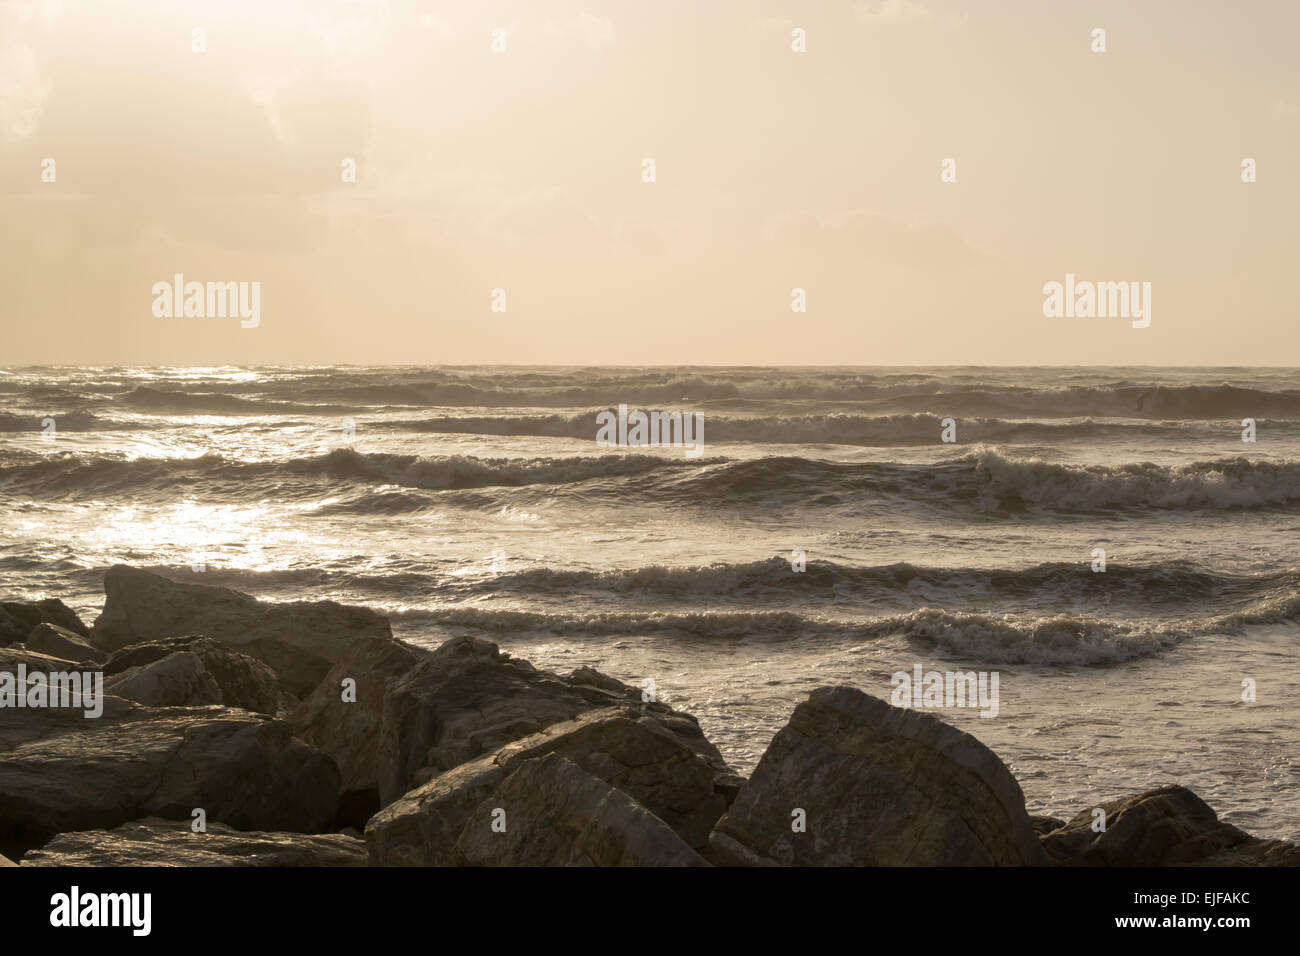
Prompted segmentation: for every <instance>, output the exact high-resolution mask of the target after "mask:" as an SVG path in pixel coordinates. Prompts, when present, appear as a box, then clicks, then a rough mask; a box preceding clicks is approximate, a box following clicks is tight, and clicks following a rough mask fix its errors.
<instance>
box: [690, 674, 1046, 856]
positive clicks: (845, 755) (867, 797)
mask: <svg viewBox="0 0 1300 956" xmlns="http://www.w3.org/2000/svg"><path fill="white" fill-rule="evenodd" d="M801 827H802V828H801ZM707 855H708V857H709V859H710V860H712V861H713V862H715V863H722V864H731V865H741V864H749V865H773V864H794V865H812V866H864V865H865V866H880V865H885V866H897V865H921V866H990V865H995V866H1022V865H1038V864H1046V863H1047V862H1048V861H1047V858H1046V856H1045V854H1044V853H1043V850H1042V848H1041V847H1040V846H1039V843H1038V837H1037V835H1036V834H1035V833H1034V830H1033V827H1032V826H1031V825H1030V822H1029V817H1028V815H1027V814H1026V813H1025V803H1024V796H1023V795H1022V793H1021V791H1020V786H1019V784H1017V783H1016V780H1015V778H1014V777H1012V775H1011V773H1010V771H1009V770H1007V768H1006V767H1005V766H1004V765H1003V763H1002V761H1001V760H999V759H998V758H997V756H996V755H995V754H994V753H993V752H992V751H991V750H989V749H988V748H987V747H985V746H984V745H983V744H981V743H980V742H979V741H978V740H976V739H975V738H974V737H972V736H970V735H969V734H966V733H963V732H962V731H960V730H957V729H956V728H955V727H952V726H950V725H949V724H946V723H944V722H943V721H941V720H939V719H938V718H936V717H933V716H931V715H929V714H925V713H921V712H919V711H914V710H905V709H903V708H898V707H892V706H890V705H889V704H887V703H885V702H884V701H882V700H878V699H876V698H875V697H870V696H868V695H866V694H864V693H862V692H861V691H858V690H855V689H853V688H851V687H822V688H819V689H817V690H815V691H813V692H812V694H811V695H810V696H809V698H808V700H806V701H804V702H803V703H801V704H800V705H799V706H798V707H796V708H795V711H794V713H793V714H792V715H791V717H790V722H789V723H788V724H787V725H786V726H785V727H784V728H783V729H782V730H781V731H780V732H779V733H778V734H777V735H776V737H775V738H773V740H772V743H771V745H770V746H769V747H768V749H767V752H766V753H765V754H764V755H763V758H762V760H761V761H759V764H758V766H757V767H756V768H755V770H754V773H753V775H752V776H751V777H750V778H749V780H748V781H747V782H746V783H745V785H744V786H743V787H741V790H740V794H739V796H738V797H737V798H736V801H735V803H734V804H732V806H731V808H730V809H729V810H728V811H727V814H726V815H725V816H724V817H723V818H722V820H720V821H719V823H718V825H717V827H716V828H715V829H714V831H713V835H712V837H711V838H710V844H709V852H708V854H707Z"/></svg>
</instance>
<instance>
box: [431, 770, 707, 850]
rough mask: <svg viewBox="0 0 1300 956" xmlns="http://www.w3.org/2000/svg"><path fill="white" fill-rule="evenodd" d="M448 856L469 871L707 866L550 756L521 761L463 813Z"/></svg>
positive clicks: (619, 796) (605, 788) (649, 818)
mask: <svg viewBox="0 0 1300 956" xmlns="http://www.w3.org/2000/svg"><path fill="white" fill-rule="evenodd" d="M494 821H495V822H498V824H499V825H504V832H501V831H500V828H499V826H498V829H494V828H493V823H494ZM455 854H456V856H457V858H458V859H459V861H460V862H461V863H463V864H466V865H471V866H708V863H707V862H706V861H705V860H704V858H703V857H701V856H700V855H699V854H698V853H696V852H695V851H694V850H692V849H691V848H690V847H689V846H687V845H686V844H685V843H684V842H683V841H682V839H681V837H679V836H678V835H677V834H676V833H675V832H673V829H672V828H671V827H669V826H668V825H667V824H666V823H664V822H663V821H662V820H660V819H659V818H658V817H656V816H655V815H654V814H653V813H651V812H650V811H649V810H647V809H646V808H645V807H643V806H641V805H640V804H638V803H637V802H636V801H635V800H633V799H632V798H631V797H630V796H628V795H627V794H626V793H624V792H623V791H622V790H620V789H618V788H617V787H612V786H610V785H609V784H608V783H606V782H605V781H604V780H602V779H600V778H599V777H597V776H595V775H593V774H590V773H587V772H586V771H584V770H582V769H581V768H580V767H578V765H577V764H575V763H572V762H571V761H569V760H566V759H565V758H564V757H562V756H560V755H559V754H556V753H552V754H549V755H547V756H545V757H541V758H539V759H534V760H525V761H524V762H523V763H521V764H520V765H519V768H518V769H517V770H515V771H514V773H512V774H510V776H508V777H507V778H506V779H505V781H504V782H503V783H502V784H501V786H500V787H499V788H497V790H496V792H495V793H493V794H492V796H491V797H489V798H488V799H487V800H485V801H484V802H483V803H482V804H480V805H479V807H478V808H477V809H476V810H475V811H474V812H473V813H472V814H471V817H470V820H469V821H468V822H467V825H466V827H465V829H464V830H463V832H462V833H461V835H460V838H459V840H458V841H457V843H456V847H455Z"/></svg>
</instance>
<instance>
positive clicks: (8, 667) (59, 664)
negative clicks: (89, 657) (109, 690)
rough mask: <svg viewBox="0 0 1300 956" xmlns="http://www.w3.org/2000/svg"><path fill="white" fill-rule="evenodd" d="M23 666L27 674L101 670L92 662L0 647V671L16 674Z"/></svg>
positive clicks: (19, 646)
mask: <svg viewBox="0 0 1300 956" xmlns="http://www.w3.org/2000/svg"><path fill="white" fill-rule="evenodd" d="M19 664H24V665H26V667H27V671H28V673H31V672H32V671H41V672H42V673H49V672H51V671H68V672H72V671H79V672H81V673H93V672H94V671H96V670H100V669H101V665H99V664H96V663H95V662H93V661H85V662H78V661H65V660H64V659H63V658H61V657H51V656H50V655H49V654H38V653H37V652H36V651H32V650H28V649H27V648H25V647H23V646H22V645H20V644H14V645H10V646H9V647H0V671H9V672H10V673H17V671H18V665H19ZM3 720H4V714H3V712H0V721H3Z"/></svg>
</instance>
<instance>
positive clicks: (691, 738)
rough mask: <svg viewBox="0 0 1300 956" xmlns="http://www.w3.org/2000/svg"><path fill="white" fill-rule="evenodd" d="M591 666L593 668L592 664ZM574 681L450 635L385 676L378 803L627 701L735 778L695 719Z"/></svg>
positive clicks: (614, 684)
mask: <svg viewBox="0 0 1300 956" xmlns="http://www.w3.org/2000/svg"><path fill="white" fill-rule="evenodd" d="M591 673H592V674H595V673H596V672H594V671H593V672H591ZM597 676H599V677H600V678H601V679H600V680H599V681H597V680H593V679H592V678H590V676H587V677H585V678H584V679H581V680H579V681H574V680H571V679H566V678H564V677H560V676H559V675H557V674H551V673H548V672H546V671H541V670H538V669H537V668H535V667H534V666H533V665H532V664H529V663H528V662H527V661H523V660H518V659H515V658H512V657H510V656H509V655H508V654H502V653H501V652H500V651H499V650H498V649H497V646H496V645H495V644H492V643H490V642H488V641H482V640H476V639H474V638H470V637H461V638H454V639H452V640H450V641H447V642H446V643H444V644H442V645H441V646H440V647H438V648H437V649H436V650H435V651H433V652H432V653H430V654H429V655H428V656H427V657H424V658H423V659H421V660H420V661H419V662H418V663H417V664H416V666H415V667H414V668H413V669H412V670H411V671H410V672H409V673H407V674H406V675H404V676H401V677H399V678H397V679H395V680H392V681H390V682H389V683H388V685H387V694H386V697H385V700H384V712H383V721H382V729H381V732H380V745H379V755H378V764H379V765H378V768H377V776H378V783H379V795H380V803H381V805H386V804H388V803H391V802H392V801H393V800H396V799H397V798H398V797H400V796H402V795H403V794H404V793H406V792H407V791H408V790H410V789H411V788H412V787H414V786H417V785H418V784H420V783H422V782H424V781H426V780H428V779H431V778H432V777H435V776H437V775H439V774H441V773H444V772H446V771H448V770H451V769H452V768H454V767H457V766H459V765H461V764H463V763H465V762H466V761H468V760H472V759H474V758H475V757H478V756H481V755H483V754H485V753H488V752H490V751H493V750H495V749H496V748H498V747H500V746H502V745H503V744H505V743H508V742H509V741H512V740H518V739H520V738H522V737H526V736H529V735H530V734H535V733H537V732H539V731H541V730H543V729H544V728H546V727H549V726H550V725H552V724H556V723H559V722H561V721H566V720H572V719H573V718H574V717H577V716H578V715H579V714H583V713H587V712H588V711H592V710H597V709H600V708H603V707H610V706H626V705H627V704H629V703H634V704H635V705H636V706H638V707H641V708H642V709H643V710H644V712H645V713H646V714H647V715H650V716H653V717H655V718H656V719H657V720H659V721H660V723H661V724H663V726H665V727H666V728H668V729H669V730H671V731H672V732H673V733H674V734H676V735H677V736H678V737H679V738H680V739H681V740H682V742H683V743H685V744H686V745H687V746H688V747H689V748H690V749H691V750H693V751H694V752H695V753H696V754H698V755H699V756H700V757H701V758H702V759H704V760H705V761H706V762H708V763H709V764H710V765H711V766H713V767H714V769H715V771H716V773H717V776H718V785H719V788H720V792H721V791H722V790H726V789H728V788H730V789H731V791H732V792H733V793H734V792H735V790H736V789H737V788H738V783H739V778H738V777H736V776H735V775H734V774H733V773H732V772H731V770H730V769H729V768H728V767H727V765H726V763H725V762H724V761H723V759H722V757H721V755H720V754H719V753H718V750H717V748H716V747H714V746H713V745H712V744H711V743H709V741H708V739H707V738H706V737H705V736H704V733H703V732H702V731H701V730H700V727H699V724H698V723H697V722H696V720H695V718H693V717H690V716H688V715H686V714H682V713H678V712H677V711H674V710H673V709H672V708H670V707H667V706H665V705H664V704H660V703H643V702H642V701H641V695H640V692H638V691H635V690H633V689H632V688H630V687H628V686H627V685H625V684H622V683H620V682H618V681H615V680H614V679H613V678H608V677H605V676H604V675H597Z"/></svg>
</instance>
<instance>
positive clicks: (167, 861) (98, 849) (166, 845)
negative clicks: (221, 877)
mask: <svg viewBox="0 0 1300 956" xmlns="http://www.w3.org/2000/svg"><path fill="white" fill-rule="evenodd" d="M366 859H367V858H366V844H365V842H364V841H362V840H358V839H355V838H354V837H350V836H345V835H343V834H341V833H321V834H315V835H308V834H302V833H260V832H252V833H245V832H243V831H240V830H235V829H232V828H231V827H228V826H226V825H225V824H222V823H209V824H208V825H207V832H206V833H195V832H193V831H192V830H191V829H190V824H189V823H188V822H185V821H180V820H176V821H173V820H163V819H160V818H158V817H147V818H145V819H143V820H136V821H134V822H132V823H124V824H122V825H121V826H118V827H114V828H113V829H111V830H81V831H78V832H75V833H61V834H59V835H58V836H56V837H55V838H54V839H53V840H51V841H50V842H49V843H47V844H45V846H44V847H42V848H41V849H39V850H32V851H30V852H29V853H27V854H26V855H25V856H24V857H23V859H22V865H23V866H365V865H366Z"/></svg>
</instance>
